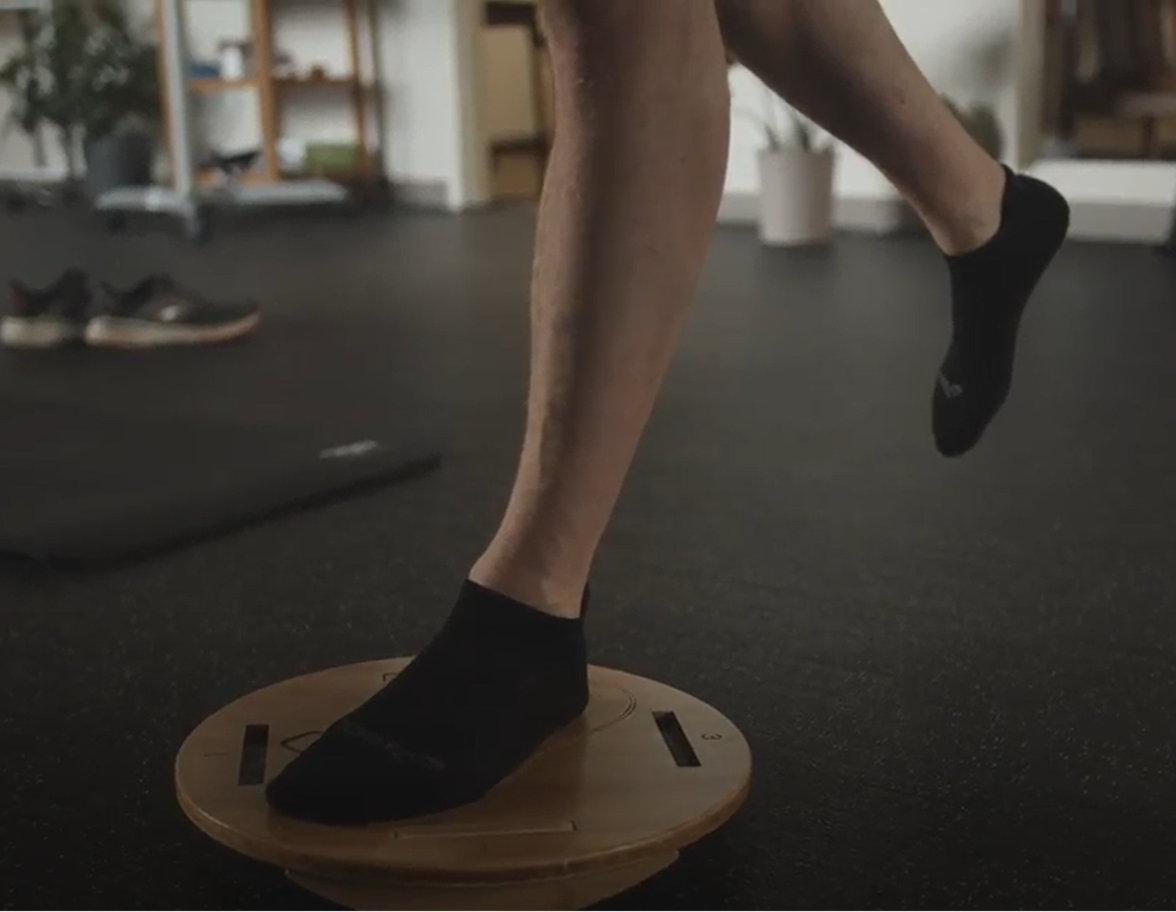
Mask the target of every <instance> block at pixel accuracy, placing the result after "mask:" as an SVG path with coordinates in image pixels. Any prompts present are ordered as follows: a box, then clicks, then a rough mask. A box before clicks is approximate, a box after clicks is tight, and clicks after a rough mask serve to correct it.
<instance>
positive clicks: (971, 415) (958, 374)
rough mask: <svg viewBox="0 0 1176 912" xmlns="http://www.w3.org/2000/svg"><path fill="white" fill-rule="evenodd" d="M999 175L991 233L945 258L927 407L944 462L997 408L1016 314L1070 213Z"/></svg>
mask: <svg viewBox="0 0 1176 912" xmlns="http://www.w3.org/2000/svg"><path fill="white" fill-rule="evenodd" d="M1005 170H1006V183H1005V191H1004V199H1003V201H1002V204H1001V223H1000V228H999V229H998V230H997V233H996V234H995V236H993V238H992V239H991V240H990V241H988V242H987V243H986V244H984V246H982V247H980V248H978V249H976V250H973V251H971V252H969V253H965V254H962V255H960V256H951V257H948V258H947V263H948V269H949V272H950V274H951V314H952V339H951V346H950V347H949V348H948V351H947V355H946V357H945V358H944V360H943V364H942V366H941V367H940V370H939V376H938V378H937V382H936V385H935V394H934V399H933V403H932V427H933V430H934V433H935V445H936V447H937V449H938V450H939V452H940V453H942V454H943V455H944V456H960V455H962V454H964V453H966V452H968V450H970V449H972V447H974V446H975V445H976V444H977V443H978V442H979V440H980V438H981V437H982V436H983V434H984V431H985V430H986V429H987V427H988V424H989V422H991V421H992V419H993V418H994V417H995V416H996V413H997V412H998V411H1000V408H1001V406H1002V405H1004V402H1005V399H1006V398H1007V397H1008V394H1009V388H1010V385H1011V384H1012V378H1013V358H1014V355H1015V353H1016V344H1017V331H1018V329H1019V328H1020V323H1021V315H1022V313H1023V312H1024V310H1025V305H1026V304H1027V303H1028V301H1029V296H1030V295H1031V294H1032V293H1033V289H1034V288H1035V287H1036V286H1037V282H1038V281H1039V280H1040V278H1041V276H1042V274H1043V273H1044V272H1045V270H1046V267H1048V266H1049V264H1050V261H1051V260H1052V259H1053V257H1054V254H1055V253H1057V251H1058V248H1059V247H1060V246H1061V244H1062V241H1063V240H1064V239H1065V237H1066V231H1067V230H1068V228H1069V224H1070V207H1069V205H1068V204H1067V203H1066V200H1065V199H1064V198H1063V197H1062V195H1061V194H1060V193H1058V192H1057V191H1056V190H1054V189H1053V187H1051V186H1049V185H1048V184H1046V183H1043V182H1042V181H1039V180H1036V179H1035V178H1032V177H1026V176H1025V175H1019V174H1014V173H1013V172H1012V171H1009V170H1008V169H1007V168H1006V169H1005Z"/></svg>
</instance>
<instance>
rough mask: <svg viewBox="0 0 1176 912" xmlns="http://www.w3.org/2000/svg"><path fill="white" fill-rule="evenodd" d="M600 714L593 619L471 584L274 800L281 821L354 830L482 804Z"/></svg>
mask: <svg viewBox="0 0 1176 912" xmlns="http://www.w3.org/2000/svg"><path fill="white" fill-rule="evenodd" d="M587 704H588V664H587V658H586V651H585V645H584V627H583V621H582V620H581V619H574V620H569V619H565V618H557V617H552V616H550V615H547V614H543V613H541V612H539V611H536V610H534V609H533V608H529V607H527V606H526V605H523V604H521V603H519V602H516V601H514V600H513V599H510V598H507V597H506V596H503V595H499V594H497V593H495V592H491V591H490V590H488V589H485V588H483V587H481V586H478V585H477V584H475V583H473V582H470V581H467V582H466V583H465V585H464V586H463V587H462V590H461V594H460V595H459V597H458V601H457V605H456V607H455V608H454V610H453V612H452V614H451V615H450V616H449V619H448V621H447V622H446V623H445V625H444V627H443V628H442V629H441V631H440V633H439V634H438V635H437V636H436V638H434V640H433V641H432V642H431V643H430V644H429V645H428V646H427V647H426V648H425V649H424V650H423V651H422V652H421V653H420V655H418V656H417V657H416V659H414V660H413V661H412V663H411V664H410V665H409V666H408V667H407V668H406V669H405V670H404V671H403V672H402V673H401V674H400V675H398V676H397V677H395V678H393V679H392V680H391V681H389V682H388V684H387V685H385V686H384V688H383V689H382V690H380V691H379V692H377V693H376V694H375V696H373V697H372V698H371V699H369V700H368V701H367V702H366V703H364V704H363V705H362V706H360V707H359V708H358V709H356V710H354V711H353V712H351V713H349V714H348V715H346V716H344V717H343V718H342V719H340V720H339V721H338V722H336V723H335V724H333V725H332V726H330V728H328V729H327V731H325V732H324V733H323V734H322V736H321V737H320V738H319V739H318V740H317V741H316V742H314V744H312V745H311V746H310V747H309V748H308V749H307V750H306V751H305V752H303V753H302V754H301V755H299V756H298V757H297V758H295V759H294V761H292V762H291V763H290V765H289V766H287V767H286V768H285V769H284V770H283V771H282V772H281V773H280V774H279V775H278V776H277V777H276V778H274V780H273V781H272V782H270V784H269V785H268V787H267V789H266V798H267V800H268V801H269V804H270V806H271V807H272V808H274V809H275V810H277V811H279V812H280V813H283V814H286V815H288V816H291V817H296V818H299V819H302V820H308V821H313V822H316V823H325V824H338V825H353V824H364V823H375V822H381V821H389V820H398V819H404V818H407V817H416V816H420V815H422V814H432V813H438V812H440V811H444V810H448V809H451V808H454V807H457V806H460V805H463V804H468V803H470V802H473V801H476V800H478V799H479V798H481V797H482V796H483V795H485V794H486V792H488V791H489V790H490V789H491V788H493V787H494V786H495V785H496V784H498V783H499V782H500V781H502V780H503V779H504V778H506V777H507V776H508V775H509V774H510V773H511V772H513V771H514V770H516V769H517V768H518V767H519V766H521V765H522V764H523V763H524V762H525V761H526V760H527V759H528V758H529V757H530V756H531V755H532V754H533V753H534V752H535V751H536V750H537V749H538V748H539V747H540V745H541V744H542V743H543V742H544V741H545V740H546V739H547V738H548V737H549V736H551V735H552V734H554V733H555V732H556V731H558V730H559V729H561V728H563V727H564V726H565V725H567V724H569V723H570V722H572V721H573V720H574V719H575V718H576V717H577V716H579V715H580V714H581V713H582V712H583V711H584V709H585V707H586V706H587Z"/></svg>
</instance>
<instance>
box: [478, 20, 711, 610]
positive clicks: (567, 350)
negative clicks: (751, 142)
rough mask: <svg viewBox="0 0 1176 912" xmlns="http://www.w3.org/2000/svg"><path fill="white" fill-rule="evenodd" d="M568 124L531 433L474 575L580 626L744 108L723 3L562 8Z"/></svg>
mask: <svg viewBox="0 0 1176 912" xmlns="http://www.w3.org/2000/svg"><path fill="white" fill-rule="evenodd" d="M543 12H544V19H545V23H546V27H547V31H548V35H549V37H550V40H551V44H552V52H553V61H552V63H553V67H554V69H555V84H556V107H557V111H558V115H559V126H558V129H557V131H556V139H555V146H554V149H553V150H552V156H551V162H550V165H549V169H548V173H547V177H546V180H545V183H544V193H543V199H542V203H541V205H540V211H539V229H538V232H539V238H540V243H539V246H538V249H537V253H536V259H535V270H534V280H533V285H532V292H531V294H532V304H531V307H532V366H531V393H530V402H529V407H528V411H527V430H526V437H525V441H524V443H523V452H522V457H521V460H520V463H519V470H518V476H517V478H516V481H515V485H514V490H513V491H512V493H511V496H510V502H509V505H508V507H507V510H506V515H505V517H504V518H503V520H502V524H501V527H500V528H499V530H498V533H497V535H495V537H494V539H493V541H492V542H491V544H490V546H489V548H488V549H487V551H486V553H485V555H484V556H483V557H482V558H481V559H480V560H479V561H478V562H477V563H476V565H475V566H474V568H473V571H472V573H471V578H472V579H474V580H475V581H476V582H478V583H481V584H482V585H484V586H486V587H488V588H490V589H494V590H496V591H498V592H503V593H506V594H509V595H511V596H512V597H514V598H516V599H518V600H519V601H521V602H524V603H526V604H528V605H532V606H535V607H536V608H540V609H541V610H544V611H549V612H552V613H554V614H559V615H565V616H574V615H575V614H577V613H578V612H579V608H580V599H581V596H582V593H583V590H584V586H585V581H586V580H587V577H588V572H589V568H590V566H591V563H592V559H593V555H594V553H595V551H596V546H597V543H598V541H599V540H600V537H601V535H602V534H603V532H604V529H605V525H606V523H607V521H608V518H609V516H610V514H611V513H612V510H613V505H614V503H615V502H616V499H617V496H618V494H619V492H620V489H621V485H622V482H623V481H624V478H625V474H626V472H627V470H628V467H629V463H630V461H631V460H632V458H633V455H634V452H635V451H636V448H637V442H638V438H639V437H640V435H641V431H642V429H643V427H644V426H645V422H646V419H647V418H648V417H649V414H650V411H651V409H652V407H653V403H654V398H655V396H656V395H657V391H658V388H659V386H660V384H661V380H662V376H663V375H664V373H665V371H666V369H667V367H668V365H669V361H670V357H671V355H672V353H673V351H674V348H675V344H676V340H677V337H678V332H679V329H680V328H681V326H682V323H683V321H684V317H685V315H686V312H687V307H688V305H689V303H690V300H691V297H692V296H693V293H694V289H695V285H696V284H697V281H698V277H699V272H700V270H701V267H702V262H703V259H704V256H705V251H706V247H707V244H708V242H709V239H710V234H711V228H712V225H713V222H714V217H715V213H716V211H717V209H718V203H719V197H720V194H721V191H722V184H723V176H724V169H725V162H726V153H727V120H728V116H729V115H728V108H729V99H728V91H727V81H726V63H725V56H724V50H723V46H722V42H721V40H720V36H719V29H718V23H717V21H716V19H715V11H714V6H713V2H712V0H673V2H660V0H658V2H644V0H642V2H633V0H578V2H568V0H548V2H547V3H546V4H545V5H544V7H543Z"/></svg>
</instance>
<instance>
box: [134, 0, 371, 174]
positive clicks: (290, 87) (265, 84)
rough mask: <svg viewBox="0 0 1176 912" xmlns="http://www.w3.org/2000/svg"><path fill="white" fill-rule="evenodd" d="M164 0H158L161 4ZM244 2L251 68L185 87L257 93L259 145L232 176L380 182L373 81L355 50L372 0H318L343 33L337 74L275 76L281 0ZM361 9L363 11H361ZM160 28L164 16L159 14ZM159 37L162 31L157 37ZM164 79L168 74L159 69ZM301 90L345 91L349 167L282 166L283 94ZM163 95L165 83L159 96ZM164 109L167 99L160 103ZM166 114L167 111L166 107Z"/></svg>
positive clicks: (193, 80)
mask: <svg viewBox="0 0 1176 912" xmlns="http://www.w3.org/2000/svg"><path fill="white" fill-rule="evenodd" d="M162 2H164V0H157V3H162ZM239 2H243V3H246V4H248V6H249V15H250V26H251V29H250V31H251V35H250V40H251V46H252V51H253V53H252V70H253V72H252V73H251V74H250V75H248V76H245V77H243V78H239V79H221V78H216V77H212V78H208V77H196V78H191V77H189V79H188V84H187V89H188V91H190V92H192V93H195V94H200V95H208V94H212V93H217V92H230V91H252V92H254V93H256V96H257V100H258V109H259V114H260V132H261V146H260V156H259V162H258V165H257V167H256V168H254V169H251V170H250V171H247V172H245V173H243V174H241V175H240V176H239V177H238V178H237V179H238V180H239V181H241V182H242V183H247V184H250V185H258V184H269V183H277V182H280V181H284V180H289V179H295V178H303V177H307V176H313V177H324V178H327V179H328V180H332V181H335V182H338V183H341V184H345V185H348V186H350V187H352V188H363V187H365V186H368V187H370V186H372V185H374V184H375V183H377V182H378V181H379V177H380V173H381V169H380V167H379V162H378V156H379V148H378V143H377V142H375V141H373V136H372V133H373V131H372V129H371V125H372V122H373V121H374V116H373V114H372V112H371V111H370V110H369V108H370V105H371V102H372V100H373V99H374V80H373V79H371V78H365V75H364V73H363V62H362V59H361V54H360V35H361V33H362V32H363V31H364V23H363V18H366V20H367V28H368V29H372V30H374V28H375V13H374V3H375V2H376V0H320V2H321V3H323V4H324V5H330V6H333V7H335V8H337V9H338V11H339V13H340V18H341V20H342V22H341V24H342V26H343V28H344V29H345V30H346V37H347V42H346V44H347V62H346V67H347V72H346V73H345V74H343V75H340V74H307V75H304V76H303V75H298V76H290V75H285V74H282V75H278V74H277V73H275V65H274V58H275V56H276V50H275V47H274V16H275V14H280V12H281V5H282V0H239ZM365 14H366V16H365ZM159 22H160V24H161V28H163V27H164V26H163V24H164V22H165V19H164V17H163V16H162V15H160V16H159ZM161 37H162V36H161ZM163 75H164V78H165V79H166V76H167V74H166V73H164V74H163ZM302 90H306V91H309V90H320V91H328V90H334V91H339V92H343V93H346V96H347V99H348V102H349V104H350V108H351V115H352V121H353V125H354V134H355V145H356V163H355V166H354V167H352V168H347V169H342V170H338V169H336V170H331V171H327V172H323V171H317V170H305V169H304V170H302V171H300V172H292V171H290V170H289V169H286V168H283V167H282V165H281V161H280V157H279V154H278V142H279V139H280V137H281V134H282V119H283V113H284V111H283V109H284V106H285V103H286V98H287V96H288V95H290V94H291V93H293V92H296V91H302ZM167 97H168V92H167V87H166V86H165V91H164V98H165V99H166V98H167ZM165 108H166V104H165ZM168 116H169V117H170V116H171V114H170V112H168ZM196 179H197V183H199V184H201V185H208V184H211V183H215V182H217V181H218V180H221V179H222V176H221V174H220V172H219V171H217V169H215V168H213V169H200V170H198V172H197V175H196Z"/></svg>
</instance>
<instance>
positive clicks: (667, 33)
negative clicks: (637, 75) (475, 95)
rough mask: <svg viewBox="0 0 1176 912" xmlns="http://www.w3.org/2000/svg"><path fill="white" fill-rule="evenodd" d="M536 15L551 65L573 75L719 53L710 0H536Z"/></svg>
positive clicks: (686, 61)
mask: <svg viewBox="0 0 1176 912" xmlns="http://www.w3.org/2000/svg"><path fill="white" fill-rule="evenodd" d="M539 15H540V20H541V22H542V24H543V31H544V33H545V35H546V37H547V41H548V44H549V46H550V48H551V55H552V64H553V66H554V67H555V68H556V69H557V71H563V72H564V73H565V74H566V75H567V76H570V77H573V78H576V77H585V76H591V75H600V74H603V73H605V72H617V71H619V70H628V71H630V72H631V71H632V69H633V68H634V67H640V66H658V67H662V68H666V69H670V70H673V69H676V68H677V67H676V66H675V61H678V62H680V63H681V66H682V67H683V68H685V67H688V66H689V65H690V64H691V63H693V64H694V65H696V66H697V65H703V66H705V65H706V63H708V62H709V61H708V58H709V57H711V56H714V55H715V53H718V54H719V55H722V53H723V52H722V50H721V47H722V42H721V39H720V37H719V30H718V20H717V19H716V17H715V10H714V0H540V3H539ZM724 69H725V62H724Z"/></svg>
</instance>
